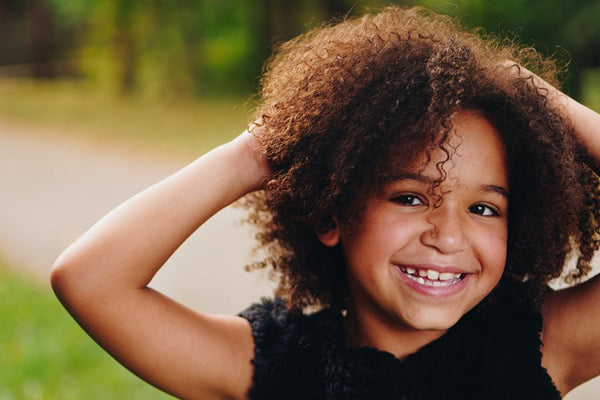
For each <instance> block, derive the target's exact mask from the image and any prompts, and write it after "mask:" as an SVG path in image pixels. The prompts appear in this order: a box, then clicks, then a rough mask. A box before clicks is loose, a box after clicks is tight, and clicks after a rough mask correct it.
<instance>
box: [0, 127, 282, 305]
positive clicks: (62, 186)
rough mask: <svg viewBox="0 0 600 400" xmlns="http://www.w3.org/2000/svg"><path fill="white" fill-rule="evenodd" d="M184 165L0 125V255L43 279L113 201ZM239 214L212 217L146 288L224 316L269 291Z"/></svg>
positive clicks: (228, 212)
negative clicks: (254, 268) (249, 266)
mask: <svg viewBox="0 0 600 400" xmlns="http://www.w3.org/2000/svg"><path fill="white" fill-rule="evenodd" d="M189 161H191V160H189ZM186 163H187V160H182V161H181V162H180V163H178V162H172V161H170V162H168V161H164V160H163V161H157V160H156V159H152V158H150V157H148V156H131V155H130V154H126V152H125V151H119V150H114V149H110V148H107V147H104V146H95V147H94V146H92V145H89V144H83V143H76V142H72V141H65V140H64V139H57V138H55V137H50V138H44V137H43V136H41V135H33V134H31V133H30V132H25V131H22V130H19V129H15V128H10V129H7V128H2V127H0V187H2V193H3V194H2V196H0V221H1V223H0V254H2V256H3V257H4V259H5V260H6V261H7V262H8V264H9V265H15V266H20V267H22V268H25V269H27V270H28V271H29V272H31V274H32V276H33V277H34V278H36V279H39V280H41V281H42V282H43V284H47V281H48V273H49V269H50V266H51V265H52V263H53V262H54V260H55V259H56V257H57V256H58V255H59V254H60V252H61V251H62V250H64V248H65V247H67V246H68V245H69V244H70V243H72V242H73V241H74V240H75V239H76V238H77V237H79V236H80V235H81V234H82V233H83V232H84V231H85V230H87V229H88V228H89V227H90V226H91V225H92V224H93V223H94V222H95V221H97V220H98V219H99V218H100V217H102V216H103V215H104V214H105V213H106V212H108V211H110V210H111V209H112V208H113V207H115V206H117V205H118V204H120V203H121V202H123V201H124V200H126V199H127V198H129V197H130V196H132V195H133V194H135V193H137V192H139V191H140V190H142V189H144V188H145V187H147V186H149V185H151V184H153V183H155V182H157V181H159V180H160V179H162V178H164V177H166V176H168V175H169V174H171V173H172V172H175V171H176V170H178V169H179V168H181V167H183V166H184V165H185V164H186ZM242 215H243V214H242V212H241V211H240V210H237V209H234V208H231V207H228V208H226V209H224V210H223V211H221V212H220V213H218V214H217V215H215V216H214V217H213V218H212V219H211V220H209V221H208V222H207V223H206V224H205V225H204V226H202V227H201V228H200V229H199V230H198V231H197V232H196V233H194V234H193V235H192V236H191V237H190V238H189V240H188V241H187V242H185V243H184V244H183V245H182V246H181V248H180V249H179V250H178V251H177V252H176V253H175V254H174V255H173V257H171V259H170V260H169V261H168V262H167V264H166V265H165V267H164V268H163V269H162V270H161V271H160V272H159V273H158V274H157V276H156V277H155V279H154V280H153V281H152V286H153V287H154V288H156V289H158V290H160V291H162V292H163V293H165V294H167V295H169V296H171V297H173V298H175V299H177V300H179V301H181V302H183V303H185V304H187V305H188V306H190V307H192V308H194V309H197V310H203V311H208V312H211V313H225V314H235V313H237V312H239V311H241V310H242V309H244V308H245V307H246V306H248V305H249V304H250V303H251V302H253V301H256V300H258V299H259V298H260V297H261V296H263V295H267V294H269V293H270V292H271V291H272V286H273V285H272V284H271V283H270V282H268V281H267V279H266V278H265V277H263V276H262V274H261V273H260V272H254V273H247V272H244V271H243V268H242V267H243V265H245V264H246V263H247V262H248V261H249V260H250V256H249V254H250V249H251V239H250V236H251V234H250V232H249V231H248V229H247V227H245V226H240V225H239V219H240V218H241V216H242Z"/></svg>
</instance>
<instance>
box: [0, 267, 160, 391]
mask: <svg viewBox="0 0 600 400" xmlns="http://www.w3.org/2000/svg"><path fill="white" fill-rule="evenodd" d="M0 327H1V328H0V343H2V346H0V371H2V373H1V374H0V400H13V399H14V400H17V399H29V400H38V399H39V400H54V399H56V400H59V399H60V400H70V399H88V400H93V399H98V400H100V399H102V400H104V399H128V400H129V399H140V400H141V399H144V400H147V399H170V398H172V397H171V396H168V395H166V394H164V393H163V392H161V391H159V390H157V389H154V388H153V387H151V386H150V385H148V384H146V383H144V382H143V381H141V380H140V379H138V378H136V377H135V376H134V375H132V374H131V373H130V372H128V371H127V370H126V369H125V368H123V367H122V366H121V365H120V364H118V363H117V362H116V361H115V360H113V359H112V358H111V357H110V356H108V355H107V354H106V353H105V352H104V351H103V350H102V349H101V348H100V347H99V346H98V345H96V344H95V343H94V342H93V341H92V339H90V338H89V337H88V336H87V335H86V334H85V333H84V332H83V330H82V329H81V328H79V326H78V325H77V324H76V323H75V322H74V321H73V320H72V319H71V317H70V316H69V315H68V314H67V312H66V311H65V310H64V309H63V308H62V306H61V305H60V304H59V302H58V300H56V298H55V297H54V296H53V295H52V294H51V293H50V291H49V290H47V289H43V288H40V287H38V286H35V285H33V284H31V283H30V279H28V278H25V277H22V276H20V275H18V274H17V273H15V272H10V271H8V270H7V269H6V267H5V266H4V265H0Z"/></svg>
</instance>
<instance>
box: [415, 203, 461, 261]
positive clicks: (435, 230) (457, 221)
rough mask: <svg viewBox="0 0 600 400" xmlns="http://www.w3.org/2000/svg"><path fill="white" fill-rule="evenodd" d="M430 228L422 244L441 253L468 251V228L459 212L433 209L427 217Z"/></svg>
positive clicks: (422, 238) (427, 228)
mask: <svg viewBox="0 0 600 400" xmlns="http://www.w3.org/2000/svg"><path fill="white" fill-rule="evenodd" d="M427 223H428V226H427V227H426V229H424V231H423V233H422V234H421V242H422V243H423V244H424V245H426V246H430V247H435V248H436V249H437V250H438V251H439V252H441V253H446V254H452V253H458V252H461V251H463V250H465V249H466V247H467V244H468V240H467V235H466V230H465V229H466V227H465V225H464V221H463V220H462V218H461V215H460V213H459V212H458V211H456V210H452V209H450V208H447V207H445V206H444V205H442V206H440V207H439V208H435V209H433V210H432V211H431V212H430V213H429V215H428V217H427Z"/></svg>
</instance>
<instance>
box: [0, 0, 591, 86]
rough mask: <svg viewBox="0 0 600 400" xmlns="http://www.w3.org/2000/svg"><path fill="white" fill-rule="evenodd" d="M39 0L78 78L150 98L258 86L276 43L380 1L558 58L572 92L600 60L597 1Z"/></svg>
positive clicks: (14, 5)
mask: <svg viewBox="0 0 600 400" xmlns="http://www.w3.org/2000/svg"><path fill="white" fill-rule="evenodd" d="M39 1H40V3H39V4H42V3H43V4H45V6H46V7H47V8H49V9H50V10H51V14H52V15H53V16H54V19H53V24H51V25H52V26H53V27H54V28H52V29H54V30H55V31H57V32H60V33H61V34H60V35H59V37H61V38H63V39H62V40H64V41H65V43H63V46H62V47H61V46H58V47H59V48H61V49H64V47H66V48H69V49H70V50H71V52H70V59H72V60H75V63H74V64H75V66H76V67H75V69H76V71H77V72H78V73H79V74H81V76H84V77H86V78H88V79H91V80H92V81H95V82H96V83H98V84H99V86H101V87H103V88H107V89H109V90H110V91H112V92H113V93H126V94H131V93H135V94H141V95H143V96H146V97H151V98H172V97H180V96H199V95H200V96H202V95H204V96H206V95H207V94H215V93H228V94H233V93H236V94H240V93H248V92H251V91H254V88H255V87H256V85H257V82H258V77H259V75H260V71H261V65H262V64H263V62H264V61H265V59H266V58H267V57H268V55H269V53H270V51H271V47H272V45H273V43H274V42H280V41H284V40H287V39H290V38H291V37H293V36H295V35H297V34H299V33H301V32H303V31H305V30H306V29H307V28H310V27H312V26H315V25H317V24H318V23H320V22H321V21H325V20H328V19H330V18H331V17H332V16H334V15H335V16H338V17H339V16H343V15H356V14H359V13H362V12H363V11H364V10H365V8H367V9H368V8H369V7H370V6H371V7H374V8H378V7H382V6H384V5H386V4H400V5H404V6H413V5H419V4H420V5H424V6H426V7H428V8H431V9H433V10H434V11H436V12H439V13H443V14H450V15H453V16H455V17H457V19H459V20H460V21H462V22H463V23H464V24H465V25H467V26H470V27H483V28H484V30H486V31H487V32H498V33H501V34H504V35H508V36H512V37H516V38H518V41H520V42H521V43H523V44H525V45H527V46H533V47H535V48H537V49H538V50H541V51H542V52H543V53H545V54H546V55H556V56H557V58H558V59H559V63H561V64H562V66H566V65H567V64H569V70H570V79H569V80H568V82H567V83H568V88H569V89H570V90H571V93H572V94H575V95H577V94H578V92H579V88H580V82H581V77H582V73H583V71H584V70H585V69H587V68H591V67H598V66H600V24H598V23H597V17H598V15H600V0H576V1H563V0H503V1H495V2H494V1H488V0H450V1H448V0H387V1H386V0H304V1H288V0H286V1H284V0H253V1H251V2H249V1H245V0H227V1H222V0H146V1H131V0H39ZM5 3H6V5H5V8H6V10H8V12H9V13H13V14H15V15H17V14H18V15H20V16H21V17H23V18H30V17H31V16H27V15H28V11H27V7H25V3H26V2H23V1H19V0H6V2H5ZM36 4H38V3H37V2H36ZM0 22H1V21H0ZM49 26H50V25H49ZM49 33H52V32H49ZM62 54H63V53H62V50H61V55H60V57H62Z"/></svg>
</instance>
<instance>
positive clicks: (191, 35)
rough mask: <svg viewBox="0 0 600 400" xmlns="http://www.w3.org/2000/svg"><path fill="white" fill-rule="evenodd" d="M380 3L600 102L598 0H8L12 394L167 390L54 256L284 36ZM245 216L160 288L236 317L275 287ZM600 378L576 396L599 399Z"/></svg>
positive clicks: (248, 103) (214, 234) (223, 227)
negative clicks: (60, 281)
mask: <svg viewBox="0 0 600 400" xmlns="http://www.w3.org/2000/svg"><path fill="white" fill-rule="evenodd" d="M385 4H402V5H406V6H413V5H424V6H426V7H429V8H431V9H433V10H434V11H437V12H439V13H442V14H449V15H452V16H454V17H456V18H458V19H459V20H460V21H462V23H463V24H465V25H466V26H468V27H472V28H475V27H481V28H483V31H484V32H491V33H498V34H501V35H504V36H507V37H509V38H513V39H515V40H516V41H518V42H520V43H522V44H524V45H527V46H532V47H535V48H536V49H538V50H539V51H541V52H542V53H543V54H546V55H552V56H553V57H554V58H555V59H556V60H557V61H558V63H559V65H560V66H561V68H562V70H564V71H565V72H564V73H563V74H562V76H561V79H562V80H563V82H564V88H565V90H566V91H567V92H568V93H569V94H571V95H572V96H573V97H575V98H576V99H578V100H580V101H582V102H583V103H585V104H587V105H588V106H590V107H591V108H594V109H596V110H600V24H599V23H598V21H600V0H573V1H569V2H568V1H561V0H503V1H494V2H492V1H485V0H439V1H435V0H429V1H426V0H423V1H409V0H407V1H387V2H383V1H367V0H364V1H358V0H355V1H350V0H303V1H300V0H196V1H193V0H146V1H143V2H142V1H131V0H0V185H1V187H2V195H1V196H0V258H1V259H2V261H1V262H0V371H2V372H0V400H9V399H82V398H87V399H96V398H98V399H100V398H102V399H107V398H109V399H137V398H139V399H167V398H170V397H169V396H167V395H165V394H163V393H161V392H159V391H157V390H155V389H153V388H151V387H149V386H148V385H146V384H144V383H143V382H141V381H140V380H139V379H137V378H136V377H134V376H133V375H131V374H130V373H129V372H127V371H126V370H125V369H124V368H122V367H121V366H120V365H119V364H117V363H116V362H114V361H113V360H112V359H111V358H110V357H109V356H107V355H106V354H104V353H103V352H102V350H101V349H100V348H99V347H98V346H97V345H96V344H95V343H94V342H93V341H92V340H91V339H89V338H88V337H87V336H86V335H85V333H84V332H83V331H82V330H81V329H80V328H79V327H78V326H77V325H76V324H75V323H74V322H73V321H72V320H71V319H70V317H69V316H68V315H67V313H66V312H64V310H63V309H62V308H61V306H60V304H58V302H57V301H56V300H55V299H54V297H53V295H52V294H51V291H50V289H49V285H48V283H47V276H48V271H49V269H50V266H51V265H52V262H53V261H54V259H55V258H56V257H57V256H58V254H59V253H60V252H61V250H62V249H64V248H65V247H66V246H67V245H68V244H69V243H71V242H72V241H73V240H74V239H76V238H77V237H78V236H79V235H81V234H82V233H83V232H84V231H85V229H87V228H88V227H89V226H90V225H91V224H93V222H94V221H96V220H97V219H98V218H100V217H101V216H102V215H103V214H104V213H106V212H107V211H109V210H110V209H111V208H112V207H114V206H115V205H117V204H119V203H120V202H121V201H123V200H125V199H126V198H127V197H129V196H130V195H132V194H134V193H136V192H137V191H139V190H141V189H142V188H144V187H146V186H147V185H149V184H151V183H153V182H155V181H156V180H158V179H161V178H162V177H165V176H167V175H168V174H169V173H171V172H173V171H175V170H177V169H178V168H180V167H182V166H183V165H185V164H186V163H188V162H189V161H191V160H193V159H194V158H195V157H198V156H199V155H201V154H202V153H204V152H205V151H207V150H208V149H210V148H212V147H214V146H215V145H217V144H219V143H223V142H225V141H227V140H228V139H231V138H233V137H234V136H236V135H237V134H238V133H239V132H240V131H242V130H243V129H244V128H245V126H246V124H247V123H248V122H249V118H250V114H251V112H252V109H253V105H254V101H255V98H256V97H255V93H256V91H257V86H258V83H259V77H260V73H261V68H262V65H263V63H264V61H265V59H266V58H267V57H268V55H269V54H270V51H271V49H272V47H273V45H274V44H276V43H279V42H281V41H285V40H287V39H289V38H292V37H293V36H295V35H297V34H299V33H301V32H304V31H306V30H307V29H310V28H311V27H315V26H317V25H319V24H320V23H321V22H323V21H326V20H329V19H331V18H341V17H344V16H346V15H349V16H352V15H357V14H362V13H363V12H364V11H365V9H367V8H369V7H379V6H382V5H385ZM240 218H241V213H240V210H237V209H235V208H228V209H226V210H224V211H223V212H221V213H219V214H218V215H217V216H215V218H213V219H212V220H211V221H210V222H209V223H208V224H207V226H206V227H202V228H201V229H200V230H199V231H198V232H197V233H196V234H195V235H194V236H193V237H192V238H191V239H190V241H189V242H188V243H186V244H185V245H184V246H183V247H182V248H181V249H180V251H178V252H177V253H176V254H175V255H174V256H173V258H172V259H171V260H169V265H168V266H167V267H166V268H165V270H164V271H161V272H160V273H159V276H157V278H156V279H155V281H153V286H155V287H156V288H157V289H159V290H161V291H163V292H165V293H167V294H168V295H171V296H173V297H175V298H176V299H178V300H180V301H182V302H184V303H186V304H188V305H189V306H190V307H192V308H195V309H199V310H200V309H201V310H205V311H209V312H219V313H229V314H231V313H236V312H239V311H241V310H242V309H243V308H245V306H247V305H248V304H249V303H250V302H252V301H254V300H256V299H258V298H259V297H260V296H261V295H265V294H268V293H269V291H270V290H271V288H272V284H269V283H268V282H267V280H266V279H265V277H262V276H261V274H260V273H258V274H256V273H255V274H251V275H249V274H246V273H244V272H243V269H242V266H243V265H245V264H246V263H247V262H248V261H249V260H250V259H251V258H250V257H251V256H250V249H251V236H252V233H251V232H249V231H248V230H247V229H246V227H245V226H240V224H239V220H240ZM207 286H208V287H209V288H208V290H207ZM199 288H201V289H202V291H200V290H199ZM210 288H213V289H212V290H210ZM233 294H235V295H233ZM597 387H600V386H598V384H596V386H594V384H591V385H587V386H586V387H582V388H581V389H580V390H579V391H578V392H574V393H573V394H571V395H569V399H570V400H576V399H579V400H584V399H587V400H592V399H597V398H600V389H596V388H597Z"/></svg>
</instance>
